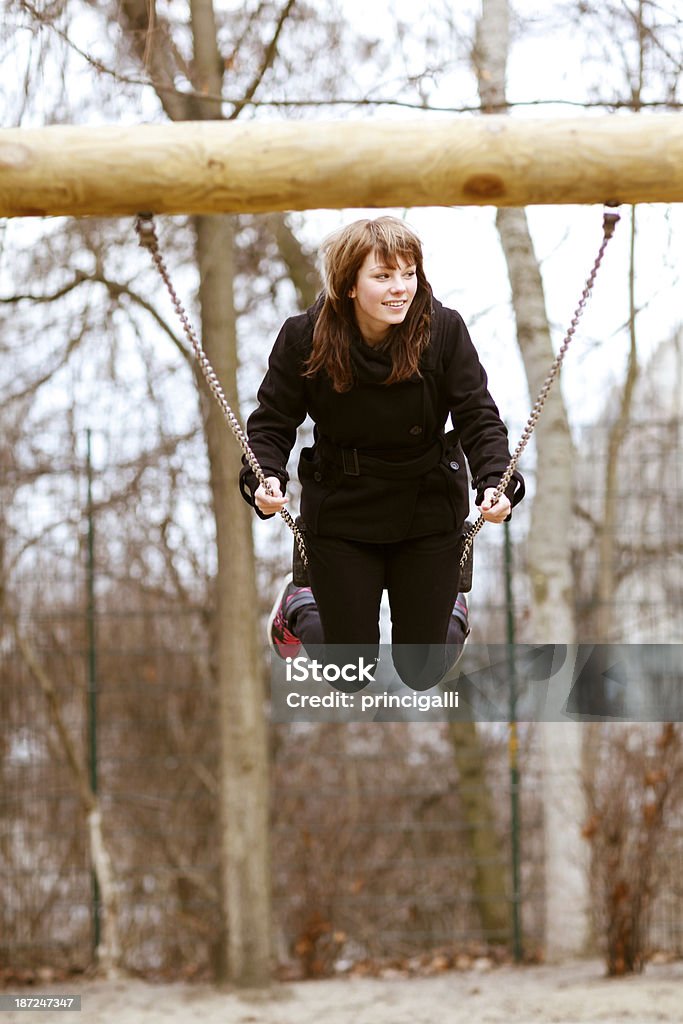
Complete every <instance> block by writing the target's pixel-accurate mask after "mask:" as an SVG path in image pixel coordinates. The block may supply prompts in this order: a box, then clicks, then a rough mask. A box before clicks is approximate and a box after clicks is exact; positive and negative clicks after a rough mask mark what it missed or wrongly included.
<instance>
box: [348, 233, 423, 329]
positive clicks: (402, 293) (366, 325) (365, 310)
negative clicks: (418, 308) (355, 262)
mask: <svg viewBox="0 0 683 1024" xmlns="http://www.w3.org/2000/svg"><path fill="white" fill-rule="evenodd" d="M396 263H397V265H396V266H394V267H388V266H386V265H385V263H384V261H383V260H382V258H381V257H380V256H379V255H378V253H377V252H376V251H375V250H372V251H371V252H369V253H368V255H367V256H366V257H365V259H364V261H363V264H362V265H361V268H360V270H359V271H358V274H357V276H356V283H355V285H354V287H353V288H352V289H351V291H350V292H349V297H350V298H351V299H352V300H353V308H354V312H355V314H356V321H357V323H358V327H359V330H360V332H361V334H362V335H363V338H364V339H365V341H367V342H368V343H369V344H371V345H376V344H378V343H379V342H381V341H383V340H384V339H385V338H386V336H387V333H388V331H389V329H390V328H391V327H395V326H396V324H400V323H403V321H404V320H405V317H406V313H407V312H408V309H409V307H410V303H411V302H412V301H413V298H414V297H415V292H416V291H417V270H416V266H415V264H414V263H407V262H405V260H403V259H402V258H401V257H400V256H399V257H397V260H396Z"/></svg>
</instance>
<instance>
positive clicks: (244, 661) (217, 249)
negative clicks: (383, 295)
mask: <svg viewBox="0 0 683 1024" xmlns="http://www.w3.org/2000/svg"><path fill="white" fill-rule="evenodd" d="M121 11H122V16H123V18H124V20H125V22H126V25H127V27H128V28H129V29H130V30H132V31H133V32H134V36H133V43H134V48H135V51H136V53H137V56H138V59H139V60H140V61H141V62H143V63H144V64H145V66H146V68H147V70H148V72H149V74H150V75H151V77H152V81H153V82H154V84H155V86H156V87H157V90H158V94H159V99H160V101H161V103H162V104H163V106H164V109H165V110H166V113H167V114H168V116H169V117H170V118H171V119H172V120H186V119H187V120H189V119H194V120H216V119H219V118H220V117H221V103H220V100H218V99H216V98H215V97H219V96H220V95H221V94H222V88H223V72H224V62H223V60H222V58H221V55H220V53H219V50H218V43H217V33H216V23H215V17H214V9H213V3H212V0H192V2H191V5H190V15H191V28H192V39H193V51H194V60H193V63H192V73H193V86H194V90H195V93H194V95H193V96H182V95H181V94H178V93H175V92H173V91H168V89H167V88H166V86H167V85H168V83H169V82H173V80H174V76H175V71H176V68H175V66H174V61H175V53H176V51H175V49H174V47H173V45H172V43H171V40H170V32H169V31H168V26H167V25H166V23H165V22H164V21H163V19H160V18H158V17H156V16H155V14H154V11H153V6H152V8H151V9H150V6H149V2H148V0H121ZM152 29H153V31H152ZM194 226H195V233H196V255H197V265H198V269H199V278H200V285H199V300H200V307H201V337H202V344H203V346H204V349H205V351H206V354H207V356H208V358H209V360H210V362H211V364H212V366H213V368H214V370H215V371H216V374H217V376H218V378H219V380H220V382H221V385H222V387H223V391H224V393H225V396H226V399H227V401H228V404H229V405H230V407H231V408H232V409H233V410H234V411H236V412H238V410H239V403H238V396H237V332H236V314H235V306H234V297H233V223H232V220H231V218H230V217H227V216H202V217H197V218H196V219H195V221H194ZM202 409H203V415H204V427H205V433H206V442H207V450H208V458H209V468H210V487H211V495H212V504H213V511H214V515H215V521H216V553H217V571H216V581H215V588H216V589H215V601H214V608H215V618H214V622H213V629H212V649H213V652H214V659H213V664H214V669H215V675H216V680H217V686H218V694H219V708H220V712H219V714H220V718H219V731H220V740H221V771H220V796H219V800H220V815H219V820H220V834H221V840H220V849H219V858H220V878H221V897H220V900H221V918H222V928H223V934H222V935H221V937H220V943H219V949H218V956H217V961H216V969H217V975H218V980H220V981H230V982H232V983H234V984H237V985H240V986H252V987H254V986H264V985H267V984H268V983H269V981H270V971H271V920H270V856H269V825H270V823H269V784H268V745H267V734H266V722H265V691H264V680H263V671H262V661H261V657H260V651H259V644H258V639H257V636H258V633H257V629H258V614H257V600H256V579H255V573H254V557H253V543H252V534H251V512H250V510H249V508H248V506H247V505H246V504H245V502H244V501H243V500H242V497H241V495H240V493H239V489H238V487H237V477H238V473H239V468H240V455H241V451H240V448H239V446H238V445H237V443H236V442H235V440H234V439H233V437H232V435H231V434H230V431H229V429H228V427H227V425H226V423H225V421H224V419H223V415H222V413H221V411H220V408H219V407H218V405H217V403H215V402H214V401H213V400H212V399H210V398H208V397H207V395H206V394H204V395H203V397H202Z"/></svg>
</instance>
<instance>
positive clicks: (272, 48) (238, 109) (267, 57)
mask: <svg viewBox="0 0 683 1024" xmlns="http://www.w3.org/2000/svg"><path fill="white" fill-rule="evenodd" d="M295 2H296V0H287V3H286V4H285V6H284V7H283V9H282V11H281V12H280V17H279V18H278V21H277V25H276V26H275V32H274V33H273V37H272V39H271V40H270V43H269V44H268V46H267V47H266V50H265V53H264V54H263V60H262V61H261V66H260V68H259V69H258V71H257V72H256V74H255V75H254V77H253V79H252V81H251V83H250V84H249V85H248V86H247V89H246V92H245V94H244V98H243V99H242V100H240V101H239V102H238V103H236V104H235V107H234V110H233V111H232V113H231V114H230V118H229V120H230V121H234V120H235V118H237V117H239V116H240V114H241V113H242V111H243V110H244V108H245V107H246V106H247V105H248V104H249V103H251V101H252V99H253V97H254V94H255V92H256V90H257V89H258V87H259V85H260V84H261V82H262V81H263V76H264V75H265V73H266V71H267V70H268V68H269V67H270V66H271V65H272V63H273V61H274V60H275V56H276V54H277V44H278V40H279V38H280V33H281V32H282V29H283V27H284V24H285V22H286V21H287V18H288V17H289V14H290V11H291V10H292V8H293V7H294V4H295Z"/></svg>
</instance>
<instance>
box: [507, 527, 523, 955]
mask: <svg viewBox="0 0 683 1024" xmlns="http://www.w3.org/2000/svg"><path fill="white" fill-rule="evenodd" d="M503 525H504V535H505V562H504V565H505V609H506V639H507V649H508V679H509V681H510V701H509V721H508V764H509V768H510V830H511V833H512V835H511V855H512V948H513V954H514V958H515V962H516V963H519V962H520V961H521V959H522V922H521V898H522V894H521V885H520V818H519V756H518V755H519V737H518V734H517V665H516V658H515V646H514V645H515V605H514V597H513V593H512V543H511V540H510V524H509V523H507V522H506V523H504V524H503Z"/></svg>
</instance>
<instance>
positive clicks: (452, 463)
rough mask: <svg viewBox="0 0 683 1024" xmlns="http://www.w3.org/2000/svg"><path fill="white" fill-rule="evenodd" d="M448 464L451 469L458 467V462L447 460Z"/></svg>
mask: <svg viewBox="0 0 683 1024" xmlns="http://www.w3.org/2000/svg"><path fill="white" fill-rule="evenodd" d="M448 465H449V466H450V467H451V469H460V463H459V462H449V463H448Z"/></svg>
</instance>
